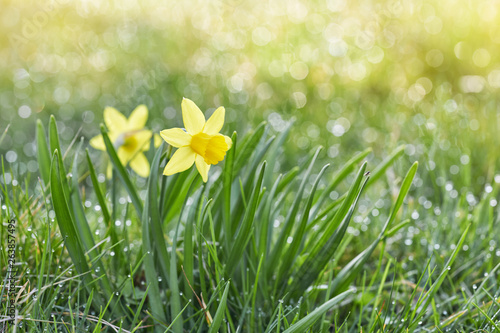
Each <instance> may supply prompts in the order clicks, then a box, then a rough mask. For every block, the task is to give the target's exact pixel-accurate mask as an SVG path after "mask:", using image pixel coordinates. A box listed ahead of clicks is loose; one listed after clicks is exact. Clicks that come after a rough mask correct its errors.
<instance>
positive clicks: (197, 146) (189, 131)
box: [160, 98, 233, 182]
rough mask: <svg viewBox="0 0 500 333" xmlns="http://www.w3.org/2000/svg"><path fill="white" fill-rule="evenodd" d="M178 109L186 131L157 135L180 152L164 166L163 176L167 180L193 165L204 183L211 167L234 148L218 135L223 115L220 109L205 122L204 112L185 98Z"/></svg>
mask: <svg viewBox="0 0 500 333" xmlns="http://www.w3.org/2000/svg"><path fill="white" fill-rule="evenodd" d="M181 108H182V120H183V121H184V127H185V128H186V130H183V129H181V128H171V129H167V130H163V131H161V132H160V135H161V137H162V138H163V140H165V141H166V142H167V143H168V144H169V145H171V146H172V147H175V148H179V149H177V151H176V152H175V153H174V155H172V158H171V159H170V161H169V162H168V163H167V166H166V167H165V170H164V171H163V174H164V175H166V176H170V175H173V174H174V173H178V172H182V171H184V170H187V169H189V168H190V167H191V166H192V165H193V163H195V164H196V168H197V169H198V172H199V173H200V175H201V177H202V178H203V181H204V182H207V179H208V170H209V169H210V165H212V164H217V163H218V162H220V161H222V160H223V159H224V156H225V155H226V151H228V150H229V149H230V148H231V145H232V144H233V142H232V141H231V138H229V137H227V136H225V135H222V134H220V133H219V131H220V130H221V129H222V126H223V125H224V115H225V112H226V111H225V109H224V107H222V106H221V107H219V108H218V109H217V110H215V112H214V113H213V114H212V116H211V117H210V119H208V120H207V121H205V116H204V115H203V112H201V110H200V109H199V108H198V107H197V106H196V104H194V102H193V101H191V100H189V99H187V98H184V99H183V100H182V104H181Z"/></svg>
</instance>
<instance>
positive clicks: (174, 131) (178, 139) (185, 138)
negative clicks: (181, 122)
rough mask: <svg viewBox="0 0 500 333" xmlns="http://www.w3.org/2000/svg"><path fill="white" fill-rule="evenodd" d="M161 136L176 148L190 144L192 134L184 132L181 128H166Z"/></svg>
mask: <svg viewBox="0 0 500 333" xmlns="http://www.w3.org/2000/svg"><path fill="white" fill-rule="evenodd" d="M160 135H161V137H162V138H163V140H165V141H166V142H167V143H168V144H169V145H171V146H172V147H175V148H180V147H183V146H189V144H190V143H191V135H189V134H188V133H186V132H184V131H183V130H182V129H180V128H171V129H166V130H163V131H161V132H160Z"/></svg>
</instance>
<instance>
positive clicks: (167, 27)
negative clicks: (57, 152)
mask: <svg viewBox="0 0 500 333" xmlns="http://www.w3.org/2000/svg"><path fill="white" fill-rule="evenodd" d="M1 8H2V9H1V13H0V16H1V22H2V23H1V34H0V52H1V53H0V54H1V59H2V61H1V62H0V68H1V71H0V105H1V109H0V130H1V131H2V132H3V131H4V130H5V128H6V127H7V126H8V125H9V124H10V128H9V129H8V131H7V134H6V136H5V137H4V140H3V142H2V144H1V147H0V152H1V153H2V155H4V157H5V160H6V162H10V163H14V162H16V165H17V167H16V168H18V170H17V171H16V172H17V173H18V174H19V176H22V175H23V174H25V173H27V172H36V169H37V163H36V146H35V143H34V135H35V122H36V119H42V120H43V121H44V123H46V121H47V119H48V116H49V115H50V114H55V115H56V117H57V119H58V125H59V129H60V130H61V137H62V139H63V140H64V142H65V143H66V145H68V144H69V142H70V141H71V140H72V139H73V137H74V136H75V135H76V134H77V132H78V130H79V129H80V128H81V135H83V136H85V137H86V138H91V137H92V136H94V135H97V134H98V133H99V126H98V124H99V123H100V122H101V121H102V110H103V109H104V107H105V106H108V105H109V106H114V107H116V108H117V109H118V110H120V111H121V112H123V113H124V114H125V115H127V116H128V115H129V114H130V112H131V111H132V110H133V109H134V108H135V107H136V106H137V105H138V104H142V103H144V104H146V105H147V106H148V108H149V110H150V119H149V122H148V124H149V126H150V127H151V128H152V129H153V130H155V131H159V130H161V129H164V128H167V127H177V126H181V125H182V121H181V114H180V102H181V99H182V97H188V98H190V99H192V100H194V101H195V102H196V103H197V104H198V105H199V106H200V108H201V109H202V110H209V112H208V113H210V112H211V111H213V110H214V108H215V107H217V106H219V105H223V106H225V107H226V110H227V123H226V125H225V127H224V130H223V132H225V133H226V134H229V133H231V132H232V131H233V130H237V131H240V132H244V131H246V130H248V129H250V128H252V127H253V126H255V125H256V124H258V123H260V122H261V121H263V120H266V121H268V122H269V123H270V125H271V127H272V129H273V130H274V131H276V132H280V131H282V130H283V129H284V128H285V126H286V123H287V122H288V121H290V120H292V119H295V124H294V126H293V128H292V132H291V136H290V140H289V142H287V145H286V147H284V149H285V150H284V152H285V153H286V154H287V157H286V158H285V160H286V163H287V164H288V165H282V168H285V169H289V168H290V167H291V166H293V165H294V164H296V163H297V160H298V159H299V158H300V157H301V156H304V153H305V152H309V151H311V150H313V149H314V148H315V147H316V146H318V145H323V146H325V147H326V152H327V153H326V154H324V156H323V157H324V158H325V159H329V160H331V161H333V165H334V167H336V166H337V167H338V166H339V164H340V165H341V164H342V163H343V161H345V160H346V158H348V157H350V156H352V155H353V154H354V152H355V151H358V150H361V149H364V148H366V147H372V148H373V149H374V155H373V156H375V157H373V158H375V159H382V158H384V157H385V156H386V155H387V154H389V153H390V151H391V150H392V149H394V148H395V147H397V146H398V145H399V144H401V143H406V144H407V146H406V149H405V153H406V155H407V156H408V158H407V159H406V160H407V161H408V165H409V163H411V162H412V161H413V160H417V159H418V160H420V161H421V162H423V165H424V168H422V169H425V168H426V169H427V170H431V171H434V170H436V172H437V171H439V173H440V175H441V176H439V177H437V180H436V177H433V176H432V175H431V176H430V177H431V178H432V180H433V181H434V182H436V183H437V185H443V184H444V181H445V180H448V179H451V180H453V181H454V182H455V183H459V184H460V186H467V187H471V188H473V189H476V190H477V191H479V190H481V189H483V188H484V186H485V184H487V183H488V182H491V181H492V180H493V178H494V175H495V167H496V166H497V164H498V157H499V153H498V133H499V129H500V107H499V105H498V99H499V92H500V63H499V57H498V55H499V54H500V52H499V51H500V19H499V18H500V15H499V13H498V12H499V10H500V3H499V2H498V1H453V0H445V1H439V2H435V1H417V0H407V1H374V0H371V1H370V0H366V1H342V0H325V1H298V0H292V1H247V0H228V1H178V2H177V1H169V2H162V1H151V0H149V1H110V2H101V1H92V0H91V1H74V2H73V1H68V0H54V1H49V2H47V1H41V0H38V1H23V2H18V1H5V0H1ZM436 166H439V168H436ZM440 179H441V180H440ZM499 180H500V179H499ZM440 183H442V184H440Z"/></svg>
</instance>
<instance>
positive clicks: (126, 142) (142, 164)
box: [90, 105, 161, 177]
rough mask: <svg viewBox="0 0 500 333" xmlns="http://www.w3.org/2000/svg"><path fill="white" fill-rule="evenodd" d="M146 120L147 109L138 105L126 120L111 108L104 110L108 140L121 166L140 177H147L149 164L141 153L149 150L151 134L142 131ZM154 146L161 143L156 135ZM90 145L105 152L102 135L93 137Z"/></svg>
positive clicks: (109, 174)
mask: <svg viewBox="0 0 500 333" xmlns="http://www.w3.org/2000/svg"><path fill="white" fill-rule="evenodd" d="M147 120H148V109H147V107H146V106H145V105H139V106H138V107H137V108H135V110H134V111H132V113H131V114H130V117H129V118H128V119H127V118H126V117H125V116H124V115H123V114H121V113H120V112H119V111H118V110H116V109H115V108H112V107H107V108H105V109H104V123H105V124H106V127H107V128H108V130H109V133H108V135H109V139H110V140H111V142H112V143H113V146H114V147H115V149H116V153H117V154H118V157H119V158H120V161H121V162H122V164H123V165H127V164H130V167H131V168H132V170H134V171H135V173H137V174H138V175H139V176H141V177H147V176H149V169H150V168H149V162H148V160H147V158H146V156H145V155H144V154H143V151H147V150H149V145H150V142H151V136H152V135H153V132H152V131H150V130H147V129H144V126H145V125H146V121H147ZM154 141H155V142H154V145H155V146H156V147H157V146H159V145H160V143H161V139H160V138H159V137H158V135H155V139H154ZM90 145H91V146H92V147H94V148H95V149H99V150H103V151H105V150H106V146H105V145H104V140H103V138H102V135H98V136H95V137H93V138H92V139H91V140H90ZM107 173H108V177H110V176H111V165H108V172H107Z"/></svg>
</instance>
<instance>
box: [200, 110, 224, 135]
mask: <svg viewBox="0 0 500 333" xmlns="http://www.w3.org/2000/svg"><path fill="white" fill-rule="evenodd" d="M225 114H226V109H224V107H223V106H221V107H219V108H217V110H215V111H214V113H213V114H212V116H211V117H210V118H209V119H208V120H207V122H206V124H205V127H203V133H206V134H210V135H215V134H217V133H219V132H220V130H221V129H222V126H224V116H225Z"/></svg>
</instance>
